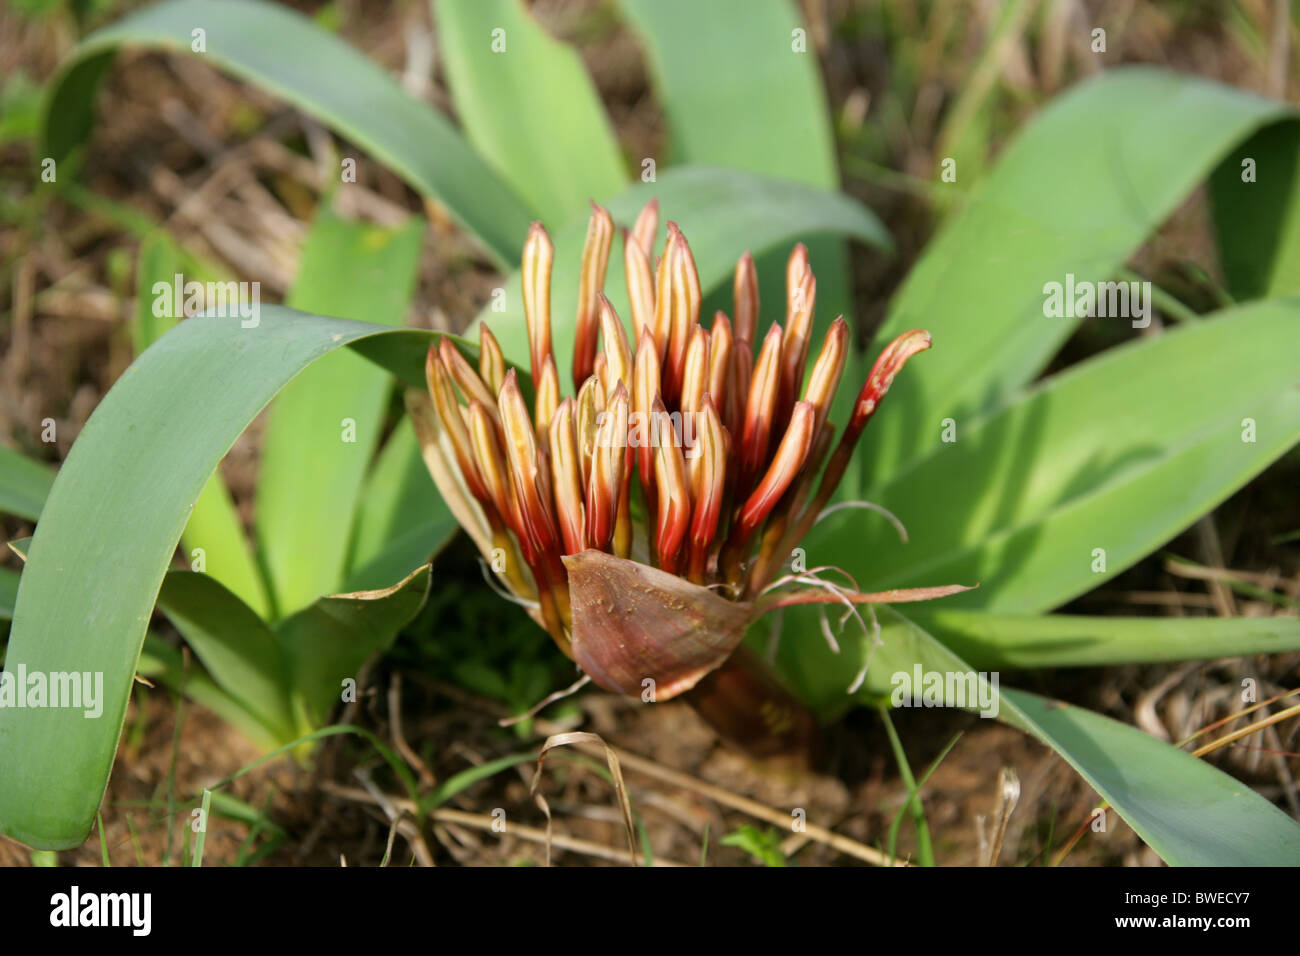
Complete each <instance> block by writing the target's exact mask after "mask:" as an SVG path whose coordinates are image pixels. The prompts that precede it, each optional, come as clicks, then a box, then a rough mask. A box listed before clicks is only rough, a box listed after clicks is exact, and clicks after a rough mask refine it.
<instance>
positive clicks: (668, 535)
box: [652, 398, 691, 574]
mask: <svg viewBox="0 0 1300 956" xmlns="http://www.w3.org/2000/svg"><path fill="white" fill-rule="evenodd" d="M652 416H653V419H654V427H655V430H656V435H655V442H656V444H655V449H654V453H655V496H656V506H657V507H656V515H655V517H656V521H655V554H656V555H657V557H658V559H659V566H660V567H661V568H663V569H664V570H665V571H668V572H669V573H672V574H675V573H676V569H677V560H678V552H680V550H681V547H682V540H683V539H684V538H685V537H686V530H687V524H688V523H689V521H690V517H691V494H690V489H689V488H688V487H687V484H686V461H685V459H684V458H683V457H682V450H681V448H679V447H678V443H677V442H678V439H677V435H676V433H675V432H674V431H673V423H672V419H671V418H670V417H669V415H668V409H667V408H665V407H664V403H663V401H662V400H660V399H658V398H656V399H655V403H654V410H653V413H652Z"/></svg>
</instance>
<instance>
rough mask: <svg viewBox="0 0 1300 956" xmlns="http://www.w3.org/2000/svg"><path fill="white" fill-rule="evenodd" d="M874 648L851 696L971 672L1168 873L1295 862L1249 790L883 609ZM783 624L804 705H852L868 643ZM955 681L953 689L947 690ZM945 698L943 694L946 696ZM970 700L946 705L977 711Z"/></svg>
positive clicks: (1288, 831)
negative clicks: (918, 678) (835, 647)
mask: <svg viewBox="0 0 1300 956" xmlns="http://www.w3.org/2000/svg"><path fill="white" fill-rule="evenodd" d="M879 613H880V615H881V624H882V625H883V635H882V636H883V644H882V645H881V646H878V647H877V648H876V649H875V652H874V656H873V657H872V658H871V662H870V666H869V667H868V668H867V675H866V681H865V684H864V685H863V689H862V690H861V691H860V692H859V695H858V696H859V697H860V698H863V699H872V700H880V699H881V698H885V699H888V698H890V697H891V696H892V695H893V694H894V693H895V691H896V689H901V688H902V687H903V686H904V684H903V681H902V678H900V677H897V676H896V675H900V674H901V675H907V676H908V677H913V676H914V674H915V668H916V667H920V668H921V671H922V674H923V675H925V674H932V673H933V674H940V675H944V676H945V681H946V675H949V674H952V675H962V676H965V675H972V676H971V679H972V680H973V681H974V686H975V687H976V688H977V691H978V693H979V694H980V695H982V698H981V702H983V701H988V702H990V703H994V702H995V703H996V707H997V718H998V719H999V720H1001V721H1002V722H1004V723H1006V724H1009V725H1011V726H1013V727H1016V728H1018V729H1020V730H1023V731H1024V732H1025V733H1028V734H1030V735H1032V736H1034V737H1036V738H1038V739H1039V740H1040V741H1042V742H1043V743H1045V744H1047V745H1048V746H1049V747H1051V748H1052V749H1053V750H1055V751H1056V752H1057V753H1059V754H1060V755H1061V756H1062V757H1064V758H1065V760H1066V761H1067V762H1069V763H1070V765H1071V766H1072V767H1074V769H1075V770H1076V771H1078V772H1079V774H1080V775H1081V776H1082V777H1083V778H1084V779H1085V780H1087V781H1088V783H1089V784H1090V785H1091V786H1092V787H1093V788H1094V789H1096V791H1097V792H1098V793H1099V794H1100V795H1101V797H1102V798H1103V799H1104V800H1106V801H1107V802H1108V803H1109V804H1110V805H1111V807H1113V808H1114V809H1115V810H1116V811H1117V812H1118V813H1119V814H1120V816H1122V817H1123V818H1124V820H1125V821H1126V822H1127V823H1128V824H1129V825H1130V826H1131V827H1133V829H1134V831H1136V832H1137V834H1138V836H1140V837H1141V838H1142V839H1143V840H1145V841H1146V842H1147V843H1148V844H1149V845H1150V846H1151V848H1152V849H1153V850H1155V851H1156V852H1157V853H1158V854H1160V856H1161V858H1162V859H1164V860H1165V862H1167V863H1169V864H1171V865H1176V866H1261V865H1279V866H1280V865H1291V864H1294V862H1295V861H1296V860H1297V859H1300V825H1297V824H1296V822H1295V821H1294V820H1292V819H1291V818H1289V817H1288V816H1287V815H1286V814H1285V813H1283V812H1282V811H1281V810H1279V809H1278V808H1277V807H1275V806H1273V805H1272V804H1270V803H1269V802H1268V801H1267V800H1265V799H1264V798H1263V797H1261V796H1260V795H1259V794H1257V793H1255V792H1254V791H1253V790H1251V789H1250V787H1248V786H1246V785H1245V784H1244V783H1241V782H1240V781H1238V780H1235V779H1233V778H1232V777H1230V776H1228V775H1227V774H1225V773H1223V772H1221V771H1220V770H1217V769H1216V768H1215V767H1213V766H1211V765H1210V764H1208V763H1206V762H1204V761H1203V760H1198V759H1197V758H1195V757H1193V756H1191V755H1190V754H1188V753H1186V752H1184V751H1182V750H1179V749H1177V748H1175V747H1172V746H1170V745H1169V744H1166V743H1164V742H1162V741H1159V740H1156V739H1155V738H1154V737H1151V736H1148V735H1147V734H1145V733H1143V732H1142V731H1140V730H1138V729H1137V728H1135V727H1130V726H1128V725H1126V724H1122V723H1119V722H1118V721H1115V720H1111V719H1110V718H1109V717H1103V716H1102V715H1100V714H1095V713H1092V712H1091V711H1088V710H1084V709H1082V708H1079V707H1075V706H1073V705H1069V704H1065V703H1062V702H1060V701H1051V700H1047V699H1045V698H1043V697H1039V696H1037V695H1035V694H1029V693H1026V692H1024V691H1021V690H1015V689H1012V688H1002V687H1000V686H999V685H1000V680H998V681H996V682H995V681H994V680H993V679H992V678H993V677H994V676H995V674H994V673H986V672H981V671H978V670H976V669H975V668H974V667H973V666H972V665H971V664H970V663H968V662H967V661H965V660H963V659H962V658H961V657H959V656H958V655H957V654H955V653H953V651H951V650H949V649H948V648H947V647H945V646H944V645H943V644H942V643H941V642H940V641H938V640H937V639H936V638H934V637H933V636H931V635H930V634H929V633H928V632H927V631H925V629H924V628H922V627H921V626H919V625H918V624H917V623H915V622H914V621H912V620H911V619H910V618H908V617H905V616H904V615H902V614H900V613H899V612H897V611H896V610H894V609H893V608H882V609H880V610H879ZM808 623H810V622H809V621H808V619H807V618H806V617H805V618H803V621H802V624H799V625H796V626H795V627H790V624H789V622H788V621H787V626H786V629H785V630H786V634H787V635H788V636H786V637H785V638H783V640H782V644H781V646H780V650H779V660H780V662H781V664H782V665H783V667H784V668H785V670H786V672H787V673H788V674H790V675H791V676H792V677H793V678H794V679H795V683H796V686H797V687H798V688H799V690H800V691H801V693H803V694H804V695H805V699H809V700H811V701H814V702H816V703H817V704H819V705H820V706H822V707H823V708H827V709H830V710H835V709H842V708H843V707H845V706H847V705H848V704H849V703H851V702H852V698H850V697H848V695H847V693H846V689H847V688H848V686H849V684H850V683H851V682H852V681H853V678H854V674H855V673H856V672H857V670H858V668H859V667H860V666H861V663H862V661H863V658H864V655H865V653H866V650H867V645H868V641H867V640H866V639H865V638H863V639H861V640H852V641H849V640H845V641H842V642H841V653H840V654H838V655H835V654H832V653H831V652H830V650H829V648H828V647H827V646H826V643H825V641H824V640H823V639H822V637H821V635H820V634H819V633H818V632H817V627H816V624H815V623H812V624H811V628H809V627H807V626H806V625H807V624H808ZM954 686H955V685H954ZM946 693H947V691H946V689H945V694H946ZM972 703H973V702H972V701H970V700H966V701H960V700H956V699H949V698H947V697H946V696H945V705H946V706H954V705H961V706H965V707H966V709H968V710H978V709H979V708H978V706H977V705H976V706H972Z"/></svg>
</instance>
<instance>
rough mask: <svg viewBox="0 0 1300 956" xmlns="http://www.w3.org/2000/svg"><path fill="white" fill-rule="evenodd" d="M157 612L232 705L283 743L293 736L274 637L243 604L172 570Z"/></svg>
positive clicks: (210, 583) (210, 582)
mask: <svg viewBox="0 0 1300 956" xmlns="http://www.w3.org/2000/svg"><path fill="white" fill-rule="evenodd" d="M158 609H159V610H160V611H162V612H163V613H164V614H166V615H167V618H168V619H169V620H170V621H171V622H172V624H174V625H176V629H177V630H178V631H180V632H181V636H182V637H184V638H185V642H186V643H187V644H189V645H190V647H192V648H193V649H194V653H195V654H196V655H198V658H199V660H201V661H202V662H203V666H204V667H205V668H206V669H207V671H208V673H209V674H210V675H211V676H212V680H213V682H214V683H215V684H217V685H218V686H220V687H221V689H222V690H224V691H225V692H226V693H227V694H229V695H230V696H231V697H232V698H233V699H234V700H235V701H237V702H238V703H239V704H240V705H242V706H243V707H244V708H245V709H246V710H248V712H249V713H251V714H253V715H254V716H255V717H256V718H257V719H258V720H259V721H261V723H262V724H263V726H264V727H265V729H266V731H267V732H268V733H269V734H270V735H271V736H272V737H274V738H275V739H276V740H278V741H280V742H281V743H283V742H285V741H289V740H292V739H293V738H294V737H295V736H297V734H296V733H295V732H294V723H293V715H292V711H291V710H290V707H289V676H288V671H287V669H286V667H285V661H284V655H283V653H282V651H281V648H280V645H279V643H278V642H277V640H276V636H275V634H274V632H272V630H271V629H270V628H269V627H267V626H266V624H265V623H264V622H263V621H262V619H261V618H260V617H258V616H257V614H256V613H254V611H253V610H252V609H251V608H250V607H249V606H248V605H247V604H245V603H244V602H243V601H241V600H240V599H239V598H238V597H236V596H235V595H234V594H232V593H231V592H230V591H228V590H227V589H226V588H224V587H222V585H221V583H220V582H219V581H217V580H216V579H215V578H213V577H211V576H209V575H207V574H203V573H199V572H195V571H171V572H169V573H168V574H167V576H166V577H165V578H164V579H163V586H162V590H161V591H160V592H159V593H158Z"/></svg>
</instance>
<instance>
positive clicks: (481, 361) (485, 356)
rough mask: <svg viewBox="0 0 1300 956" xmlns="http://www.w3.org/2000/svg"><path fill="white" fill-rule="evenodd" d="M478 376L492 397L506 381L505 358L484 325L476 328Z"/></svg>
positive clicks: (489, 330)
mask: <svg viewBox="0 0 1300 956" xmlns="http://www.w3.org/2000/svg"><path fill="white" fill-rule="evenodd" d="M478 375H479V378H481V379H483V384H484V385H486V386H487V387H488V391H489V392H490V393H491V394H493V395H495V394H497V392H499V391H501V385H502V383H503V382H505V380H506V358H505V356H504V355H502V354H501V346H500V344H498V343H497V338H496V336H495V335H493V334H492V330H491V329H489V328H488V327H487V324H486V323H485V324H483V325H480V326H479V327H478ZM492 407H493V408H495V407H496V406H495V405H492Z"/></svg>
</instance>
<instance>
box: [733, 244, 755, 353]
mask: <svg viewBox="0 0 1300 956" xmlns="http://www.w3.org/2000/svg"><path fill="white" fill-rule="evenodd" d="M732 297H733V298H732V312H733V313H734V314H735V316H736V327H735V336H736V341H737V342H738V343H739V342H744V343H747V344H748V345H752V344H753V342H754V336H755V335H756V334H757V332H758V271H757V270H756V269H755V268H754V257H753V256H752V255H750V254H749V251H748V250H746V251H745V254H744V255H743V256H741V257H740V261H739V262H737V263H736V278H735V282H734V285H733V287H732Z"/></svg>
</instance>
